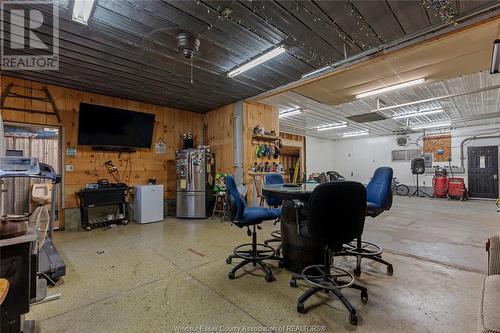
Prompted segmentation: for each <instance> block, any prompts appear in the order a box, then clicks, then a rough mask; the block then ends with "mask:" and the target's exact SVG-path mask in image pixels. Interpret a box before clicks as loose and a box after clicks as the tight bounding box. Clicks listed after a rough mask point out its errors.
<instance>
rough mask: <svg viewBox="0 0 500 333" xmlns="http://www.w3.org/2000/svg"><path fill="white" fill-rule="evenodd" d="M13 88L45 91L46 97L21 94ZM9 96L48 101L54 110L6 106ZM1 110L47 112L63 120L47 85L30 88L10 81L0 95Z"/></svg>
mask: <svg viewBox="0 0 500 333" xmlns="http://www.w3.org/2000/svg"><path fill="white" fill-rule="evenodd" d="M13 88H23V89H28V90H38V91H43V92H44V93H45V97H33V96H26V95H21V94H18V93H16V92H14V91H13ZM9 97H12V98H22V99H29V100H36V101H40V102H45V103H48V104H50V105H51V106H52V112H50V111H42V110H32V109H23V108H15V107H10V106H5V101H6V100H7V98H9ZM0 110H9V111H21V112H29V113H39V114H45V115H49V116H55V117H56V118H57V121H58V122H59V123H60V122H61V116H60V114H59V110H58V109H57V106H56V103H55V101H54V98H52V95H51V94H50V92H49V90H48V89H47V88H46V87H43V88H41V89H40V88H28V87H22V86H16V85H14V84H13V83H10V84H8V85H7V87H5V89H4V90H3V91H2V96H1V97H0Z"/></svg>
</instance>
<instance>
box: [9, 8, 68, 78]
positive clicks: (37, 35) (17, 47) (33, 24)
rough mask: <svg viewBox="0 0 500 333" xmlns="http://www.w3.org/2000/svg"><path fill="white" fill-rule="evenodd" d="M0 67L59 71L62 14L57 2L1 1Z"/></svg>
mask: <svg viewBox="0 0 500 333" xmlns="http://www.w3.org/2000/svg"><path fill="white" fill-rule="evenodd" d="M0 14H1V22H0V23H1V26H0V33H1V35H0V37H1V38H0V41H1V45H0V48H1V50H0V62H1V64H0V65H1V66H0V68H1V69H2V70H7V71H15V70H35V71H42V70H58V69H59V15H58V7H57V5H56V4H55V2H53V1H48V0H41V1H20V0H11V1H2V0H0Z"/></svg>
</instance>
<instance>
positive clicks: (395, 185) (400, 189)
mask: <svg viewBox="0 0 500 333" xmlns="http://www.w3.org/2000/svg"><path fill="white" fill-rule="evenodd" d="M392 193H396V194H397V195H401V196H406V195H408V194H409V193H410V188H409V187H408V186H406V185H405V184H400V183H399V181H398V179H397V177H394V178H392Z"/></svg>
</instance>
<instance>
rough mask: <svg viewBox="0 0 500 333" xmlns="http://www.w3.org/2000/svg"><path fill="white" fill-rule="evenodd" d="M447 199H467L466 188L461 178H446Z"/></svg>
mask: <svg viewBox="0 0 500 333" xmlns="http://www.w3.org/2000/svg"><path fill="white" fill-rule="evenodd" d="M448 199H460V200H465V199H467V190H466V188H465V181H464V179H463V178H458V177H452V178H449V179H448Z"/></svg>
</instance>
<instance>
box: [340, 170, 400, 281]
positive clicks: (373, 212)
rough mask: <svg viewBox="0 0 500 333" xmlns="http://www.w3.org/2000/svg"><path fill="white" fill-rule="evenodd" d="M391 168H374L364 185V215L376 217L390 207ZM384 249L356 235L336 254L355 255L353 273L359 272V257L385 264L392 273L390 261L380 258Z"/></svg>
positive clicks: (390, 273)
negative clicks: (365, 194)
mask: <svg viewBox="0 0 500 333" xmlns="http://www.w3.org/2000/svg"><path fill="white" fill-rule="evenodd" d="M392 175H393V171H392V168H389V167H380V168H377V170H375V173H374V174H373V177H372V179H371V180H370V182H369V183H368V185H366V193H367V203H366V216H370V217H377V216H378V215H380V214H381V213H382V212H384V211H386V210H390V209H391V207H392ZM383 251H384V250H383V249H382V248H381V247H380V246H378V245H377V244H374V243H371V242H367V241H364V240H362V239H361V236H360V237H358V238H357V239H356V240H355V241H352V242H350V243H348V244H345V246H344V251H343V252H341V253H337V254H336V256H353V257H356V268H355V269H354V274H355V275H356V276H359V275H360V274H361V259H362V258H366V259H370V260H373V261H376V262H379V263H381V264H384V265H385V266H387V274H389V275H392V274H393V272H394V269H393V267H392V264H391V263H390V262H387V261H385V260H384V259H382V252H383Z"/></svg>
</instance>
